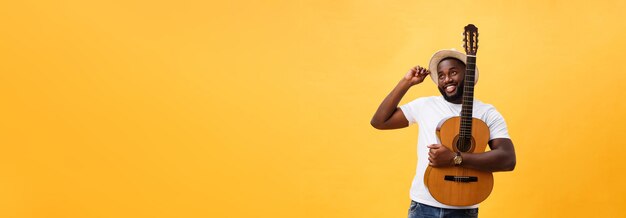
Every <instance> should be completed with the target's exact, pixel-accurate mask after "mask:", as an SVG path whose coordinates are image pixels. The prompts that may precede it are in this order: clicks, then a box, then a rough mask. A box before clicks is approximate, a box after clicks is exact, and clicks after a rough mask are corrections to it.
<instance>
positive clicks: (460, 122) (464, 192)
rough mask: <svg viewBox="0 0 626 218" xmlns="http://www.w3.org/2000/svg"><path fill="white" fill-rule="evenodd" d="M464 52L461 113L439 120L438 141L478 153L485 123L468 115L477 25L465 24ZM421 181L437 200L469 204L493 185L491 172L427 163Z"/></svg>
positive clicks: (486, 139)
mask: <svg viewBox="0 0 626 218" xmlns="http://www.w3.org/2000/svg"><path fill="white" fill-rule="evenodd" d="M463 36H464V38H463V42H464V45H463V47H464V48H465V53H466V54H467V60H466V69H465V83H464V86H465V87H464V89H463V102H462V109H461V116H460V117H459V116H457V117H451V118H448V119H444V120H442V121H441V122H440V123H439V125H438V126H437V133H436V134H437V138H438V139H439V142H440V144H442V145H444V146H445V147H447V148H448V149H450V150H451V151H454V152H455V153H456V152H469V153H482V152H485V148H486V147H487V143H488V142H489V127H487V124H485V122H483V121H482V120H480V119H476V118H473V117H472V108H473V105H474V104H473V103H474V75H475V69H476V52H477V51H478V28H476V26H474V25H472V24H469V25H467V26H466V27H465V31H464V32H463ZM424 184H425V185H426V187H428V190H429V191H430V194H431V195H432V196H433V197H434V198H435V199H436V200H437V201H439V202H440V203H442V204H446V205H451V206H470V205H474V204H478V203H480V202H482V201H484V200H485V199H486V198H487V197H488V196H489V194H491V190H492V189H493V174H492V173H491V172H484V171H479V170H474V169H468V168H464V167H460V166H452V167H437V168H435V167H431V166H428V168H427V169H426V173H425V174H424Z"/></svg>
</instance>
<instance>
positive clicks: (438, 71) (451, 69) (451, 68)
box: [437, 67, 456, 73]
mask: <svg viewBox="0 0 626 218" xmlns="http://www.w3.org/2000/svg"><path fill="white" fill-rule="evenodd" d="M452 69H456V67H450V68H448V71H449V70H452ZM437 73H443V71H437Z"/></svg>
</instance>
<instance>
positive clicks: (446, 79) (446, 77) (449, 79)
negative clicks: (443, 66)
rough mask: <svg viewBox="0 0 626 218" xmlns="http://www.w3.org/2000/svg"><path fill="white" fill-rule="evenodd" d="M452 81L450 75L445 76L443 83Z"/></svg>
mask: <svg viewBox="0 0 626 218" xmlns="http://www.w3.org/2000/svg"><path fill="white" fill-rule="evenodd" d="M451 81H452V77H450V76H448V75H443V82H444V83H448V82H451Z"/></svg>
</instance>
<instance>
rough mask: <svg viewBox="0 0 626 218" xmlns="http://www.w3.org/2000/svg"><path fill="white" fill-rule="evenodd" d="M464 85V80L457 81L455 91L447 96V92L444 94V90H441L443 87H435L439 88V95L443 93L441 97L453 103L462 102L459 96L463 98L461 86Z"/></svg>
mask: <svg viewBox="0 0 626 218" xmlns="http://www.w3.org/2000/svg"><path fill="white" fill-rule="evenodd" d="M464 87H465V81H461V82H460V83H459V85H458V86H457V87H456V93H454V94H453V95H451V96H448V94H446V91H444V90H443V88H441V87H437V88H438V89H439V92H440V93H441V95H443V99H446V101H448V102H451V103H454V102H462V101H460V100H461V98H463V88H464Z"/></svg>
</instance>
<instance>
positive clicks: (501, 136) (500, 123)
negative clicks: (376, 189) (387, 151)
mask: <svg viewBox="0 0 626 218" xmlns="http://www.w3.org/2000/svg"><path fill="white" fill-rule="evenodd" d="M465 60H466V56H465V54H463V53H461V52H458V51H455V50H441V51H438V52H436V53H435V54H434V55H433V56H432V58H431V60H430V64H429V69H426V68H423V67H421V66H416V67H413V68H411V69H410V70H409V72H407V73H406V75H405V76H404V77H403V78H402V79H401V80H400V82H399V83H398V85H396V87H395V88H394V89H393V90H392V91H391V93H389V95H387V97H386V98H385V99H384V100H383V102H382V103H381V104H380V106H379V107H378V110H377V111H376V113H375V114H374V116H373V117H372V121H371V124H372V126H373V127H374V128H376V129H381V130H384V129H399V128H404V127H407V126H409V125H410V124H414V123H417V124H418V126H419V133H418V140H417V153H418V158H417V168H416V173H415V177H414V178H413V183H412V185H411V190H410V198H411V205H410V207H409V218H417V217H477V216H478V205H471V206H466V207H456V206H450V205H445V204H442V203H440V202H438V201H437V200H435V199H434V198H433V197H432V196H431V195H430V192H429V191H428V189H427V187H426V186H425V185H424V172H425V171H426V168H427V167H428V165H430V166H432V167H448V166H454V165H457V166H462V167H466V168H472V169H477V170H482V171H487V172H497V171H511V170H513V169H514V168H515V164H516V161H515V149H514V147H513V142H512V141H511V139H510V137H509V134H508V129H507V126H506V123H505V121H504V118H503V117H502V115H501V114H500V113H499V112H498V111H497V110H496V108H495V107H493V106H492V105H489V104H485V103H483V102H481V101H479V100H478V99H474V106H473V112H472V114H473V117H474V118H478V119H481V120H482V121H484V122H485V123H486V124H487V126H488V127H489V133H490V137H489V147H490V148H491V150H489V151H487V152H484V153H462V152H460V153H455V152H453V151H450V150H449V149H448V148H446V147H445V146H443V145H441V144H438V139H437V135H436V128H437V125H438V124H439V122H440V121H441V120H443V119H446V118H449V117H452V116H459V115H460V112H461V103H462V101H463V98H462V97H463V90H464V89H463V82H464V78H465ZM429 75H430V76H431V79H432V80H433V82H435V84H437V87H438V89H439V92H441V96H430V97H421V98H417V99H415V100H413V101H411V102H409V103H408V104H405V105H402V106H400V107H398V103H399V102H400V100H401V99H402V97H403V96H404V94H405V93H406V92H407V91H408V90H409V88H411V87H412V86H414V85H418V84H420V83H422V82H423V81H424V79H425V78H426V77H427V76H429ZM477 81H478V69H476V75H475V82H477Z"/></svg>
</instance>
